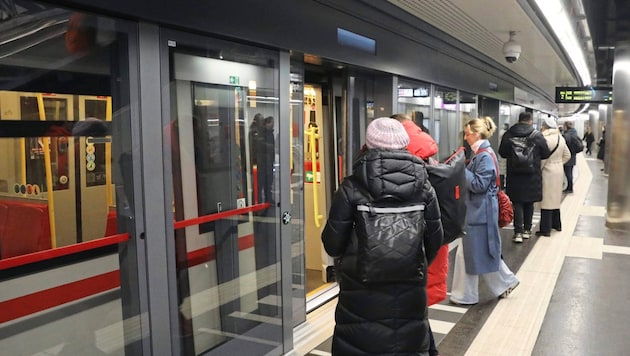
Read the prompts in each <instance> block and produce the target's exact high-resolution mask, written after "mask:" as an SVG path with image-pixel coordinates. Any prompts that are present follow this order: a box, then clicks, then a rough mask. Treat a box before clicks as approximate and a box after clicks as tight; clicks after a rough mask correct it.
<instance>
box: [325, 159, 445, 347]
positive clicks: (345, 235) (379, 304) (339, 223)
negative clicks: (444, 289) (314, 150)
mask: <svg viewBox="0 0 630 356" xmlns="http://www.w3.org/2000/svg"><path fill="white" fill-rule="evenodd" d="M359 184H360V185H361V187H362V189H359V187H358V186H357V185H359ZM365 190H367V191H368V192H369V193H370V194H371V195H372V196H373V197H381V196H383V195H386V194H389V195H393V196H395V197H398V198H399V199H400V200H402V201H406V202H410V201H411V202H424V203H425V204H426V207H425V220H426V232H425V236H422V237H419V238H423V239H424V251H425V256H426V259H427V261H428V262H429V263H430V262H431V261H432V260H433V259H434V258H435V256H436V255H437V252H438V250H439V248H440V246H441V243H442V235H443V233H442V223H441V221H440V209H439V205H438V202H437V199H436V196H435V192H434V190H433V187H431V184H430V183H429V180H428V178H427V172H426V169H425V167H424V163H423V162H422V161H421V160H420V159H419V158H417V157H415V156H413V155H411V154H410V153H409V152H407V151H406V150H396V151H389V150H379V149H371V150H367V151H366V152H365V153H364V154H363V155H362V156H361V157H359V159H358V160H357V162H356V163H355V164H354V166H353V175H352V176H351V177H347V178H345V179H344V181H343V182H342V183H341V187H340V188H339V190H338V191H337V192H336V193H335V196H334V199H333V202H332V206H331V207H330V213H329V214H328V222H327V223H326V227H325V228H324V232H323V233H322V241H323V243H324V248H325V249H326V252H328V254H329V255H331V256H333V257H336V258H335V266H336V272H337V279H338V282H339V288H340V292H339V301H338V304H337V311H336V314H335V321H336V326H335V333H334V337H333V346H332V351H333V355H363V354H378V355H428V347H429V339H428V323H427V307H426V291H425V288H424V286H425V284H426V281H424V282H416V283H396V284H387V285H370V286H367V285H365V284H363V283H361V282H360V281H359V279H358V278H357V275H356V269H355V265H356V246H357V237H356V234H355V232H354V229H353V223H354V213H355V211H356V205H357V204H361V203H366V202H368V201H369V198H368V197H367V196H366V195H365V194H362V191H365ZM425 275H426V271H425Z"/></svg>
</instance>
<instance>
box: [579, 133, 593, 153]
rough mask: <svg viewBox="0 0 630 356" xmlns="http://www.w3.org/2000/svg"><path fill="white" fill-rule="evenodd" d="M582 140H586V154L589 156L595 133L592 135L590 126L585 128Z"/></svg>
mask: <svg viewBox="0 0 630 356" xmlns="http://www.w3.org/2000/svg"><path fill="white" fill-rule="evenodd" d="M582 141H584V142H586V154H587V155H589V156H591V155H592V154H593V151H592V146H593V142H595V135H593V130H591V128H590V127H589V128H588V129H587V130H586V133H585V134H584V137H582Z"/></svg>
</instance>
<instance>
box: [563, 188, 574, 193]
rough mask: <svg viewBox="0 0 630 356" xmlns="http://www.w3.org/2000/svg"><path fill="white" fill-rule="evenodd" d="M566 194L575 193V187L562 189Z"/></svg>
mask: <svg viewBox="0 0 630 356" xmlns="http://www.w3.org/2000/svg"><path fill="white" fill-rule="evenodd" d="M562 192H563V193H564V194H571V193H573V189H565V190H563V191H562Z"/></svg>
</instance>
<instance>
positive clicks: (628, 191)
mask: <svg viewBox="0 0 630 356" xmlns="http://www.w3.org/2000/svg"><path fill="white" fill-rule="evenodd" d="M629 62H630V40H626V39H623V40H620V41H618V42H617V43H616V46H615V62H614V63H615V64H614V71H613V73H614V74H613V107H612V117H611V121H612V122H611V124H610V125H606V136H607V137H606V139H607V140H606V146H607V147H606V160H607V161H608V165H609V167H608V170H609V179H608V207H607V210H608V211H607V216H606V226H608V227H609V228H617V229H630V199H629V195H630V169H629V165H628V164H627V159H628V157H629V156H630V136H628V132H630V95H628V93H630V66H628V65H627V63H629ZM609 139H610V140H609Z"/></svg>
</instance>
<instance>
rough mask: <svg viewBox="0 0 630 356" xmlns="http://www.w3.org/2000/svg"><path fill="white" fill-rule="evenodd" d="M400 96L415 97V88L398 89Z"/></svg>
mask: <svg viewBox="0 0 630 356" xmlns="http://www.w3.org/2000/svg"><path fill="white" fill-rule="evenodd" d="M398 97H399V98H412V97H413V89H407V88H399V89H398Z"/></svg>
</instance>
